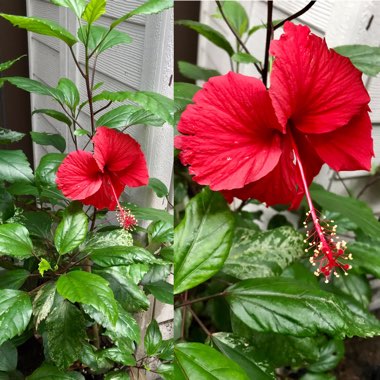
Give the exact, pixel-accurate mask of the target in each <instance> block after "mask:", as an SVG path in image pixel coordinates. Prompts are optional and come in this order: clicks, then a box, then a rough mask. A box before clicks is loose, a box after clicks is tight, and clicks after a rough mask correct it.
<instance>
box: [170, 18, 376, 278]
mask: <svg viewBox="0 0 380 380" xmlns="http://www.w3.org/2000/svg"><path fill="white" fill-rule="evenodd" d="M284 32H285V33H284V34H283V35H282V36H281V38H280V39H279V40H278V41H272V44H271V47H270V53H271V54H272V55H273V56H274V58H275V59H274V63H273V70H272V73H271V77H270V89H269V90H267V89H266V88H265V86H264V85H263V84H262V83H261V81H259V80H258V79H256V78H252V77H247V76H244V75H240V74H235V73H232V72H231V73H229V74H227V75H224V76H219V77H214V78H211V79H210V80H209V81H208V82H207V83H206V84H205V85H204V87H203V89H202V90H200V91H199V92H198V93H197V94H196V95H195V97H194V99H193V100H194V103H195V104H192V105H189V106H188V107H187V109H186V110H185V112H184V113H183V115H182V117H181V120H180V122H179V125H178V130H179V132H180V133H181V134H182V136H178V137H177V138H176V141H175V145H176V147H177V148H178V149H180V150H181V153H180V159H181V161H182V163H183V164H184V165H189V171H190V174H193V175H194V177H193V179H194V180H195V181H196V182H198V183H200V184H202V185H208V186H210V188H211V189H212V190H217V191H222V192H223V194H224V195H225V196H226V198H227V199H229V200H231V199H232V198H233V197H238V198H240V199H243V200H244V199H249V198H256V199H258V200H260V201H262V202H265V203H266V204H267V205H273V204H279V203H281V204H288V205H291V207H298V205H299V203H300V201H301V199H302V197H303V196H304V194H305V193H306V195H307V201H308V203H309V207H310V217H311V218H312V220H313V222H314V225H315V227H313V228H314V229H313V231H311V233H310V239H311V240H312V243H311V244H310V246H311V247H312V249H314V257H315V259H313V264H315V263H316V261H318V260H319V264H320V266H319V269H318V270H317V273H318V274H319V273H323V274H324V275H325V276H326V277H328V276H330V274H331V273H336V272H334V268H335V267H340V268H342V269H343V270H346V269H349V267H350V266H349V265H348V264H341V263H339V262H338V259H341V258H346V256H344V250H345V244H344V242H343V243H339V245H337V244H336V243H334V238H333V237H334V236H335V231H333V230H331V234H326V233H324V232H323V231H324V227H323V226H322V225H321V222H320V221H319V218H318V216H317V214H316V211H315V209H314V207H313V205H312V202H311V198H310V195H309V193H308V186H309V185H310V183H311V182H312V180H313V178H314V177H315V176H316V175H317V174H318V173H319V171H320V169H321V166H322V165H323V164H324V163H326V164H328V165H329V166H330V167H331V168H332V169H334V170H358V169H365V170H369V169H370V165H371V158H372V156H373V142H372V138H371V122H370V119H369V115H368V111H369V107H368V103H369V101H370V98H369V96H368V93H367V91H366V89H365V87H364V85H363V83H362V80H361V72H360V71H359V70H357V69H356V68H355V67H354V66H353V65H352V63H351V62H350V60H349V59H348V58H345V57H343V56H341V55H339V54H337V53H336V52H335V51H334V50H330V49H328V47H327V46H326V43H325V41H324V40H322V39H321V38H319V37H317V36H315V35H313V34H311V33H310V29H309V28H308V27H307V26H301V25H298V26H296V25H294V24H292V23H290V22H287V23H286V24H285V26H284ZM326 228H327V225H326ZM326 231H327V230H326ZM335 239H336V238H335ZM321 254H322V258H320V259H319V256H320V255H321Z"/></svg>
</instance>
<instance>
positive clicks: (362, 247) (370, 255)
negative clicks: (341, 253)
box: [348, 241, 380, 278]
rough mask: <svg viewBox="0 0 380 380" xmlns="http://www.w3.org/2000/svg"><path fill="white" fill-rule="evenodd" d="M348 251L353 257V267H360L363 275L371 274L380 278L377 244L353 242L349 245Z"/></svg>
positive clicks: (379, 249) (379, 251)
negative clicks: (363, 272)
mask: <svg viewBox="0 0 380 380" xmlns="http://www.w3.org/2000/svg"><path fill="white" fill-rule="evenodd" d="M348 251H349V252H350V253H352V255H353V261H352V263H353V266H354V267H360V268H361V269H363V270H364V271H365V273H371V274H373V275H374V276H375V277H377V278H380V246H379V242H377V241H374V242H373V243H372V242H368V243H364V242H355V243H352V244H350V245H349V247H348Z"/></svg>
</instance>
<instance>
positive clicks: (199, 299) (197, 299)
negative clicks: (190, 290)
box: [175, 291, 228, 309]
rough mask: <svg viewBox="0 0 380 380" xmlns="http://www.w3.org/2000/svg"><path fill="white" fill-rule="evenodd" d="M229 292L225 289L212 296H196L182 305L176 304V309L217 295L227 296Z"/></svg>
mask: <svg viewBox="0 0 380 380" xmlns="http://www.w3.org/2000/svg"><path fill="white" fill-rule="evenodd" d="M227 294H228V293H227V292H226V291H224V292H220V293H217V294H212V295H211V296H205V297H200V298H195V299H193V300H189V301H185V302H184V303H181V304H180V305H176V306H175V309H177V308H179V307H184V306H188V305H192V304H193V303H197V302H203V301H208V300H211V299H213V298H217V297H225V296H226V295H227Z"/></svg>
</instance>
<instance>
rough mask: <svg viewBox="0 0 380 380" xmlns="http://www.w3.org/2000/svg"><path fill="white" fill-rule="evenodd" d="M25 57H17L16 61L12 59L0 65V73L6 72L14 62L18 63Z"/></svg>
mask: <svg viewBox="0 0 380 380" xmlns="http://www.w3.org/2000/svg"><path fill="white" fill-rule="evenodd" d="M24 57H26V54H24V55H22V56H21V57H18V58H16V59H12V60H10V61H7V62H3V63H0V71H5V70H8V69H9V68H10V67H12V66H13V65H14V64H15V63H16V62H18V61H19V60H20V59H21V58H24Z"/></svg>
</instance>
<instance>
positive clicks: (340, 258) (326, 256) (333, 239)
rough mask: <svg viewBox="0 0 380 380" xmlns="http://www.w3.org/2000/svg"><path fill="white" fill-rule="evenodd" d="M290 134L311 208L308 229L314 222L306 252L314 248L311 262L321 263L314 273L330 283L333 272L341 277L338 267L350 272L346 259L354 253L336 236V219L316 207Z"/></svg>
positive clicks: (307, 233)
mask: <svg viewBox="0 0 380 380" xmlns="http://www.w3.org/2000/svg"><path fill="white" fill-rule="evenodd" d="M289 135H290V139H291V142H292V148H293V152H294V158H295V165H296V166H297V168H298V170H299V173H300V176H301V180H302V184H303V188H304V191H305V195H306V200H307V204H308V206H309V210H310V211H308V212H307V213H306V220H305V221H304V223H303V224H304V226H305V228H306V229H308V228H309V227H308V226H309V224H310V222H311V224H312V228H311V229H310V230H309V231H308V232H306V237H307V239H305V240H304V242H305V243H308V248H306V249H305V252H309V251H310V250H313V256H312V257H310V262H311V264H312V265H313V266H316V265H317V264H319V267H318V269H317V270H316V271H315V272H314V274H315V275H316V276H319V275H320V274H323V275H324V276H325V282H326V283H328V282H329V279H330V278H331V276H332V275H333V274H334V275H335V276H336V277H339V273H338V272H337V269H341V270H342V271H343V272H344V274H345V275H347V274H348V273H347V270H349V269H351V265H349V264H347V263H345V262H344V261H345V260H352V255H351V254H346V253H345V251H346V242H345V241H344V240H342V241H341V240H340V239H339V238H338V237H337V236H336V229H337V226H336V225H333V223H334V221H333V220H331V221H329V220H325V219H324V218H321V217H320V215H319V213H318V211H317V210H316V209H315V207H314V205H313V201H312V199H311V195H310V192H309V187H308V184H307V181H306V176H305V172H304V169H303V166H302V161H301V159H300V156H299V153H298V148H297V145H296V143H295V141H294V138H293V136H292V134H291V133H289Z"/></svg>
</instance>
